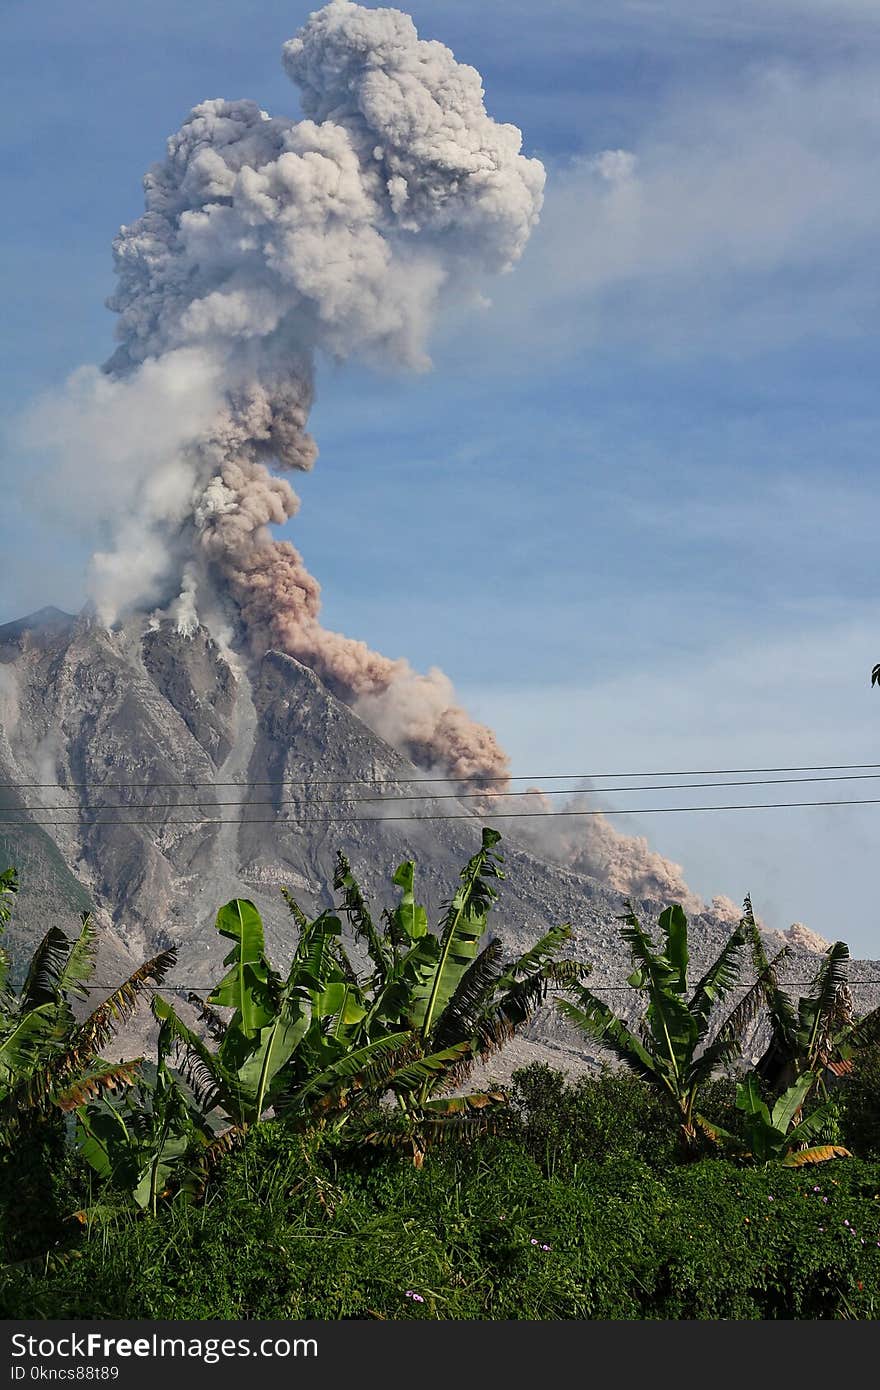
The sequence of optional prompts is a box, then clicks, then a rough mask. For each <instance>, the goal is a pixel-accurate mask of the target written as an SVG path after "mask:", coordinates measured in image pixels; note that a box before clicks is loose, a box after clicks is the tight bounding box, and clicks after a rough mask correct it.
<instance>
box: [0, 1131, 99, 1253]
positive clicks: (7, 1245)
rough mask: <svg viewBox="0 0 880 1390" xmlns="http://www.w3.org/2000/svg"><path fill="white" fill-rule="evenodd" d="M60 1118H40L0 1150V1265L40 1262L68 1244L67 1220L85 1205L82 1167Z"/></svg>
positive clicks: (86, 1192) (85, 1189)
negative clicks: (62, 1244)
mask: <svg viewBox="0 0 880 1390" xmlns="http://www.w3.org/2000/svg"><path fill="white" fill-rule="evenodd" d="M66 1129H67V1124H66V1122H65V1120H64V1118H63V1117H62V1116H60V1115H56V1116H52V1117H48V1118H40V1120H39V1122H37V1123H34V1124H32V1125H31V1126H30V1128H28V1129H26V1130H25V1131H24V1132H23V1133H21V1134H20V1135H19V1136H18V1138H17V1140H16V1143H15V1146H14V1148H4V1149H2V1150H0V1250H2V1256H0V1258H2V1262H3V1264H4V1265H8V1264H14V1263H16V1262H18V1261H21V1260H28V1259H33V1258H39V1257H40V1256H42V1255H44V1254H45V1252H46V1251H48V1250H50V1249H51V1248H52V1247H54V1246H56V1245H58V1244H59V1243H63V1242H65V1241H69V1240H70V1237H71V1233H72V1229H73V1228H72V1225H71V1221H72V1216H73V1213H74V1212H75V1211H77V1210H78V1209H79V1208H81V1207H82V1206H83V1205H84V1203H85V1202H87V1201H88V1193H89V1186H90V1184H89V1183H88V1181H87V1180H85V1174H84V1172H83V1169H82V1165H81V1164H80V1163H79V1162H78V1160H77V1158H76V1156H75V1155H74V1154H73V1153H72V1151H71V1149H70V1145H69V1142H68V1136H67V1134H66Z"/></svg>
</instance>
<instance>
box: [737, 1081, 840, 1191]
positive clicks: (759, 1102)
mask: <svg viewBox="0 0 880 1390" xmlns="http://www.w3.org/2000/svg"><path fill="white" fill-rule="evenodd" d="M815 1080H816V1078H815V1076H813V1075H812V1074H811V1073H810V1072H806V1071H805V1072H802V1073H801V1074H800V1076H799V1077H798V1079H797V1080H796V1081H795V1082H794V1083H793V1084H792V1085H791V1086H789V1087H788V1088H787V1090H786V1091H784V1092H783V1094H782V1095H781V1096H779V1098H778V1099H777V1100H776V1101H775V1103H774V1105H773V1109H772V1110H771V1109H770V1107H769V1106H768V1105H767V1103H766V1101H765V1100H764V1099H763V1097H762V1096H761V1092H760V1088H759V1084H758V1079H757V1077H756V1076H754V1075H750V1076H747V1077H746V1079H745V1080H744V1081H742V1082H740V1084H739V1086H738V1087H737V1094H736V1107H737V1109H738V1110H740V1111H741V1112H742V1113H743V1115H744V1116H745V1140H744V1142H743V1143H738V1142H737V1141H732V1142H733V1144H734V1147H735V1148H736V1149H737V1150H738V1151H739V1152H740V1153H742V1154H743V1155H745V1156H747V1157H750V1158H753V1159H755V1160H756V1161H757V1162H759V1163H769V1162H771V1161H773V1160H776V1161H779V1162H781V1163H782V1164H783V1166H784V1167H786V1168H800V1167H803V1166H804V1165H805V1164H808V1163H825V1162H827V1160H828V1159H831V1158H849V1157H851V1155H850V1152H849V1149H845V1148H844V1147H843V1145H842V1144H814V1145H810V1144H809V1142H808V1141H809V1140H810V1139H811V1138H814V1137H815V1136H816V1135H817V1134H821V1132H822V1129H823V1128H824V1126H825V1125H826V1124H827V1122H828V1120H829V1118H830V1110H831V1107H830V1104H829V1103H827V1102H826V1103H825V1104H824V1105H819V1106H816V1108H815V1109H814V1110H812V1111H811V1112H810V1114H809V1115H807V1116H804V1115H803V1114H802V1111H803V1106H804V1102H805V1101H806V1099H807V1096H808V1095H809V1093H810V1091H811V1090H812V1088H813V1085H814V1083H815ZM724 1138H726V1139H727V1140H728V1141H731V1136H730V1135H724Z"/></svg>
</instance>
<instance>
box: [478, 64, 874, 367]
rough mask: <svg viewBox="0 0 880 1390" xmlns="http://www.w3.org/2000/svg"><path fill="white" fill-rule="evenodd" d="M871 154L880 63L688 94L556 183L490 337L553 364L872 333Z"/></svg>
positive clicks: (763, 70)
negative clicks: (613, 345)
mask: <svg viewBox="0 0 880 1390" xmlns="http://www.w3.org/2000/svg"><path fill="white" fill-rule="evenodd" d="M878 146H880V71H878V68H877V65H876V64H870V63H858V64H856V63H852V62H850V63H847V64H838V65H836V66H834V67H832V68H829V69H827V70H825V71H822V72H817V71H816V70H815V68H813V69H807V68H806V67H804V66H796V65H793V64H791V63H788V64H783V63H772V64H764V65H762V66H753V67H752V68H750V69H749V71H748V72H746V73H744V74H740V75H738V76H735V77H731V78H730V79H729V81H728V85H727V87H726V89H725V90H724V91H722V92H719V91H717V90H714V89H713V90H711V91H708V90H706V89H705V88H704V87H701V86H700V85H699V84H695V85H694V87H693V88H692V89H689V90H679V91H677V92H676V93H674V94H673V95H671V96H668V97H667V98H665V99H664V101H663V103H662V104H661V106H660V108H659V109H658V110H657V111H656V112H655V114H654V118H653V120H652V121H651V123H650V125H648V126H646V127H645V128H644V129H643V131H642V132H641V134H640V136H639V138H638V139H636V140H635V141H633V142H632V148H630V149H606V150H595V149H593V150H590V149H587V150H586V151H585V152H584V154H583V155H581V156H580V157H578V158H575V159H574V160H571V161H569V162H568V163H567V164H564V165H561V166H558V167H557V168H556V169H555V171H553V170H551V172H550V175H549V177H548V185H547V196H546V202H545V208H544V214H543V219H542V225H541V227H540V228H539V230H538V232H537V234H536V235H535V238H534V243H533V246H532V247H531V249H530V251H529V253H528V255H527V256H526V258H525V261H524V264H523V266H522V269H521V272H520V275H519V277H518V281H517V283H510V284H509V285H505V286H504V287H503V290H502V291H501V292H500V293H498V294H496V295H495V296H494V299H495V313H494V314H493V315H491V316H488V317H487V319H486V320H485V321H484V323H483V324H482V325H481V328H482V332H483V333H484V334H486V335H492V336H494V337H495V338H499V339H500V338H502V337H503V338H504V340H505V341H508V342H511V341H512V342H516V341H517V340H518V341H520V342H522V343H524V344H527V352H528V356H529V360H530V361H531V360H533V356H534V343H535V339H536V336H538V335H540V340H541V344H542V348H544V350H545V351H547V352H549V353H552V352H553V351H554V350H555V351H557V352H564V351H570V350H572V349H573V348H582V347H583V345H584V344H585V343H592V344H593V345H594V346H604V345H606V344H607V343H608V342H609V341H610V342H614V341H618V342H620V341H624V342H636V343H637V344H638V345H639V347H640V348H644V349H645V350H647V351H653V350H657V351H660V352H667V351H674V352H688V351H692V350H694V349H696V350H698V351H700V352H703V351H704V350H705V349H706V347H707V345H708V346H709V347H711V348H712V349H713V350H720V351H721V352H732V353H739V352H742V351H751V350H765V349H766V348H767V347H768V346H773V345H778V344H780V343H787V342H791V341H795V340H797V339H798V338H801V337H803V336H804V335H812V334H816V333H818V334H820V335H826V334H831V335H834V336H837V335H839V334H849V333H860V332H863V331H865V329H866V328H868V329H869V330H871V329H873V326H874V322H875V319H876V314H877V309H878V307H880V305H878V299H880V296H878V292H877V289H876V283H875V276H874V265H875V260H876V248H877V245H878V243H880V181H878V179H877V150H878ZM538 324H539V325H540V328H536V325H538ZM474 350H477V349H474ZM484 350H485V349H484Z"/></svg>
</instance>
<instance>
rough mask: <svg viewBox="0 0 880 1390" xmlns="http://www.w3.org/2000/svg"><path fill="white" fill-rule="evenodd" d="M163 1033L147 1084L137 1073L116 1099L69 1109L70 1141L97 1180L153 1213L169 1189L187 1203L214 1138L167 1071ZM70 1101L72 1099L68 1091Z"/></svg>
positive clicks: (164, 1031) (164, 1030)
mask: <svg viewBox="0 0 880 1390" xmlns="http://www.w3.org/2000/svg"><path fill="white" fill-rule="evenodd" d="M172 1042H173V1038H172V1033H171V1029H170V1028H169V1026H168V1025H167V1024H163V1025H162V1027H161V1028H160V1029H159V1039H158V1061H157V1064H156V1070H155V1076H154V1078H153V1079H150V1077H149V1076H148V1075H147V1073H146V1071H141V1072H140V1073H139V1074H138V1076H137V1078H136V1079H135V1081H134V1084H133V1085H132V1087H131V1088H130V1089H129V1090H127V1091H126V1092H125V1093H124V1094H123V1095H122V1096H120V1097H117V1096H113V1097H110V1096H108V1095H106V1094H103V1095H101V1096H100V1097H98V1098H97V1099H95V1100H93V1101H92V1102H91V1103H90V1104H83V1103H80V1105H79V1106H78V1109H77V1124H76V1141H77V1145H78V1147H79V1150H80V1153H81V1154H82V1156H83V1158H84V1159H85V1160H86V1162H87V1163H89V1164H90V1165H91V1167H92V1168H93V1169H94V1170H95V1172H96V1173H97V1174H98V1176H99V1177H100V1178H101V1179H102V1180H104V1181H106V1182H110V1183H112V1184H113V1185H114V1186H116V1187H120V1188H122V1189H124V1190H125V1191H127V1192H128V1193H129V1195H130V1197H131V1199H132V1201H133V1202H134V1203H135V1205H136V1206H138V1207H140V1208H141V1209H142V1210H145V1211H149V1212H151V1213H152V1214H153V1215H155V1214H156V1209H157V1204H158V1201H159V1198H160V1197H163V1196H166V1195H168V1193H169V1191H171V1190H172V1188H173V1190H174V1191H175V1192H181V1193H183V1194H184V1195H186V1196H187V1197H190V1198H193V1197H195V1196H196V1195H198V1193H200V1192H201V1190H202V1188H203V1186H204V1176H205V1170H206V1168H207V1166H208V1162H209V1157H210V1153H211V1149H212V1146H213V1145H214V1144H215V1143H216V1139H217V1136H216V1134H215V1132H214V1130H213V1129H212V1128H211V1127H210V1125H209V1124H208V1123H207V1121H206V1120H205V1118H204V1117H203V1116H202V1114H201V1112H200V1111H199V1109H198V1108H197V1107H196V1106H195V1105H194V1104H192V1103H191V1101H190V1099H189V1098H188V1097H187V1095H186V1093H185V1092H184V1090H183V1088H182V1087H181V1085H180V1084H179V1082H178V1081H177V1079H176V1078H175V1077H174V1076H173V1075H172V1073H171V1071H170V1069H169V1067H168V1062H167V1058H168V1053H169V1050H170V1048H171V1046H172ZM71 1099H73V1100H76V1099H80V1100H81V1101H82V1100H84V1099H85V1097H81V1096H80V1094H79V1092H77V1091H74V1093H73V1095H72V1097H71Z"/></svg>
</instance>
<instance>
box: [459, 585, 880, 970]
mask: <svg viewBox="0 0 880 1390" xmlns="http://www.w3.org/2000/svg"><path fill="white" fill-rule="evenodd" d="M877 659H880V636H878V632H877V625H876V623H875V622H873V621H871V620H870V619H869V618H867V617H863V616H861V615H857V616H853V617H852V618H847V617H846V616H844V615H843V614H842V613H841V611H840V610H838V612H837V614H836V615H834V616H833V617H832V616H829V618H828V620H827V622H822V623H818V622H814V623H812V624H805V625H804V626H803V627H802V628H801V630H800V631H799V632H796V633H794V634H791V633H788V634H786V635H782V634H781V633H780V632H778V631H774V630H772V629H768V630H765V631H764V632H763V633H761V632H760V631H754V632H753V633H752V634H751V636H750V637H749V638H748V639H743V641H742V642H741V643H735V642H732V641H731V640H730V639H729V637H728V636H727V635H726V634H719V635H718V638H717V641H716V642H713V641H712V640H711V638H707V640H706V641H705V643H704V645H703V647H702V649H701V650H700V651H699V652H698V653H696V654H695V655H693V656H691V657H688V658H682V657H681V656H680V655H679V654H678V653H677V652H671V653H670V654H669V656H668V657H666V658H665V659H664V658H661V657H657V658H655V660H654V661H652V662H651V663H649V664H647V663H645V664H643V663H640V662H639V661H638V660H637V659H634V660H633V662H632V664H631V667H630V669H629V670H628V671H627V672H626V674H625V675H623V676H621V677H618V678H616V679H614V680H608V681H604V682H598V683H596V684H594V685H584V684H580V685H577V686H574V685H573V686H556V687H548V686H537V687H534V688H529V687H521V688H518V689H516V690H498V689H483V690H480V691H476V690H467V691H466V692H465V693H466V696H467V699H468V703H469V705H470V707H471V708H472V709H474V710H475V713H476V714H477V715H478V716H487V715H491V718H492V721H493V723H494V725H495V728H496V730H497V732H498V734H499V736H500V737H501V738H502V740H503V742H504V743H505V746H506V747H507V748H508V749H509V750H510V752H511V754H512V757H513V770H514V772H515V773H516V774H520V773H522V774H524V775H528V776H529V777H537V776H538V775H539V774H549V773H554V772H560V773H575V772H576V773H579V774H593V775H598V774H601V773H612V772H620V771H632V772H646V771H658V772H659V771H663V770H696V769H709V768H721V769H723V768H749V767H767V768H779V767H788V766H800V765H805V764H811V765H817V764H839V763H858V762H859V761H860V760H861V759H865V760H867V761H868V762H875V763H880V741H878V722H880V698H878V694H877V691H876V690H873V691H872V690H871V688H870V685H869V678H868V673H869V671H870V667H871V664H872V661H873V660H877ZM538 764H540V766H539V765H538ZM878 770H880V769H873V771H878ZM865 771H866V772H868V771H872V769H869V768H865ZM773 775H776V776H781V775H782V774H780V773H777V774H772V773H770V774H768V776H773ZM801 775H804V776H806V775H807V774H801ZM817 775H822V774H817ZM638 780H641V779H638ZM659 780H662V781H665V780H668V779H666V778H661V779H659ZM682 780H685V781H700V780H703V779H700V778H684V779H682ZM706 780H719V779H717V778H709V779H706ZM597 785H600V786H607V785H608V783H607V782H599V783H598V784H597ZM872 797H874V798H880V778H877V779H876V780H862V781H850V782H816V783H801V784H795V785H792V786H789V787H785V786H764V787H744V788H742V790H741V791H740V792H738V793H736V792H730V791H725V790H724V789H720V788H711V789H709V788H707V789H706V790H705V791H704V792H701V791H699V790H697V789H689V790H684V791H681V792H671V791H662V792H657V793H655V794H653V795H651V796H648V795H647V794H645V793H639V794H636V793H633V794H632V795H620V794H618V795H615V796H611V795H607V796H605V797H598V798H597V800H598V802H599V804H600V805H603V806H604V807H605V808H606V809H611V808H613V807H614V806H618V807H621V808H625V809H631V808H634V807H638V806H643V807H644V806H648V805H654V806H676V805H681V806H687V805H698V806H699V805H712V804H716V805H717V804H724V803H727V802H731V801H733V802H736V801H743V802H745V801H755V802H757V801H768V802H769V801H822V800H842V799H850V798H872ZM615 824H617V825H618V826H619V828H620V829H623V830H625V831H626V832H627V833H628V834H644V835H647V836H648V838H649V840H650V843H651V845H652V847H653V848H655V849H657V850H658V851H660V852H661V853H662V854H664V855H667V856H669V857H670V858H672V859H674V860H675V861H676V862H678V863H680V864H682V865H683V866H684V872H685V876H686V878H687V880H688V882H689V884H690V885H691V887H692V888H694V889H695V890H697V891H698V892H701V893H702V894H703V895H704V896H707V897H711V896H712V895H713V894H716V893H725V894H727V895H728V896H729V897H731V898H733V899H734V901H740V900H741V899H742V897H743V895H744V894H745V893H746V892H747V891H750V892H751V893H752V894H753V896H754V899H755V903H756V905H760V910H761V913H762V916H764V917H765V919H766V920H767V921H768V923H769V924H770V925H771V926H775V927H779V928H784V927H787V926H788V925H789V924H790V923H791V922H793V921H795V920H806V921H807V922H808V924H809V925H810V926H811V927H812V928H814V929H815V930H817V931H819V932H821V933H822V934H823V935H824V936H827V937H829V938H831V939H835V938H837V937H843V938H845V939H846V940H848V941H849V942H850V945H851V947H852V949H853V950H854V951H856V952H858V953H860V954H862V955H866V956H870V957H872V958H880V921H878V914H877V912H876V911H875V910H873V908H872V904H875V903H876V900H877V884H876V843H877V836H878V834H880V805H876V806H873V805H866V806H852V807H833V806H832V807H827V808H824V809H815V808H814V809H803V810H800V809H799V810H765V811H731V812H724V813H716V814H692V813H688V814H681V813H673V814H669V815H644V816H641V817H640V816H639V815H637V814H636V815H631V816H626V817H623V818H622V819H618V820H616V821H615ZM512 825H513V823H511V827H512Z"/></svg>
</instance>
